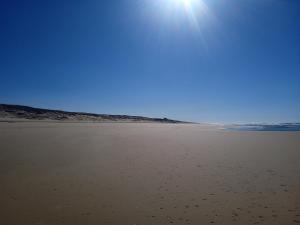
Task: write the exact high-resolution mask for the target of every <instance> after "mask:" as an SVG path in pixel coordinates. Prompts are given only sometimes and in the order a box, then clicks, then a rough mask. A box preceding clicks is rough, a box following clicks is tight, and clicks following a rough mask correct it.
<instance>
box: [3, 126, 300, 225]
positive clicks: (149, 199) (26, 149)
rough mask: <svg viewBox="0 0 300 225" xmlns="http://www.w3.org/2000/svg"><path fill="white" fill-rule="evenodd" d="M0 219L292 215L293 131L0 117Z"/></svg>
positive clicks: (41, 222) (91, 221) (275, 223)
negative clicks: (2, 120)
mask: <svg viewBox="0 0 300 225" xmlns="http://www.w3.org/2000/svg"><path fill="white" fill-rule="evenodd" d="M0 224H1V225H167V224H179V225H184V224H193V225H206V224H219V225H231V224H238V225H248V224H249V225H250V224H251V225H253V224H270V225H289V224H291V225H292V224H300V133H299V132H233V131H223V130H218V129H217V128H216V127H209V126H201V125H195V124H194V125H193V124H173V125H170V124H126V123H123V124H117V123H114V124H110V123H106V124H92V123H90V124H81V123H74V124H73V123H28V122H27V123H0Z"/></svg>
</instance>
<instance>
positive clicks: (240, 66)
mask: <svg viewBox="0 0 300 225" xmlns="http://www.w3.org/2000/svg"><path fill="white" fill-rule="evenodd" d="M172 1H174V5H172V4H173V3H172ZM176 1H180V0H109V1H96V0H84V1H77V0H72V1H71V0H60V1H56V0H52V1H30V0H28V1H14V0H12V1H4V2H2V5H1V7H0V21H1V23H0V28H1V35H0V50H1V51H0V78H1V80H0V81H1V83H0V84H1V87H0V102H1V103H11V104H24V105H31V106H37V107H46V108H55V109H64V110H70V111H87V112H96V113H111V114H131V115H144V116H154V117H170V118H175V119H181V120H191V121H198V122H220V123H228V122H295V121H300V1H298V0H264V1H261V0H202V2H201V5H203V6H205V7H202V8H199V7H198V6H199V2H195V1H198V0H194V3H193V4H195V5H196V6H197V7H195V6H194V5H192V6H191V7H194V8H192V12H193V15H194V17H196V19H195V20H193V21H191V12H190V11H187V10H186V8H185V7H184V6H183V4H181V3H178V2H177V3H176V4H175V2H176ZM199 1H200V0H199ZM170 5H171V7H170ZM175 5H176V6H175Z"/></svg>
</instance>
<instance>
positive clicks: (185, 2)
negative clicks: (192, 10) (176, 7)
mask: <svg viewBox="0 0 300 225" xmlns="http://www.w3.org/2000/svg"><path fill="white" fill-rule="evenodd" d="M178 1H180V2H181V3H182V4H183V5H184V6H185V7H187V8H189V7H191V6H192V3H193V0H178Z"/></svg>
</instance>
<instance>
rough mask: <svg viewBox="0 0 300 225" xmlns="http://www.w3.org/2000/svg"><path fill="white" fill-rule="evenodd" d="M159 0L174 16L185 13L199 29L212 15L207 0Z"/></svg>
mask: <svg viewBox="0 0 300 225" xmlns="http://www.w3.org/2000/svg"><path fill="white" fill-rule="evenodd" d="M158 2H160V4H161V7H162V8H165V9H167V11H169V13H171V15H173V16H174V15H182V14H185V15H186V16H187V18H188V19H189V21H190V23H191V25H192V26H193V27H194V28H197V29H199V27H200V24H201V23H203V22H205V20H206V19H208V17H209V16H210V15H209V14H210V12H209V9H208V7H207V5H206V3H205V0H158Z"/></svg>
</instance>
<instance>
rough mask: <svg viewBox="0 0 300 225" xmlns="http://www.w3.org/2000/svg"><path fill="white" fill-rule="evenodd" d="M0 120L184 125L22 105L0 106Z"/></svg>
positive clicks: (165, 119) (166, 120) (132, 117)
mask: <svg viewBox="0 0 300 225" xmlns="http://www.w3.org/2000/svg"><path fill="white" fill-rule="evenodd" d="M0 118H1V119H2V120H3V119H8V120H13V119H18V120H19V119H26V120H56V121H87V122H156V123H186V122H183V121H178V120H172V119H168V118H149V117H144V116H129V115H109V114H95V113H84V112H67V111H62V110H52V109H41V108H34V107H29V106H23V105H9V104H0Z"/></svg>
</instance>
